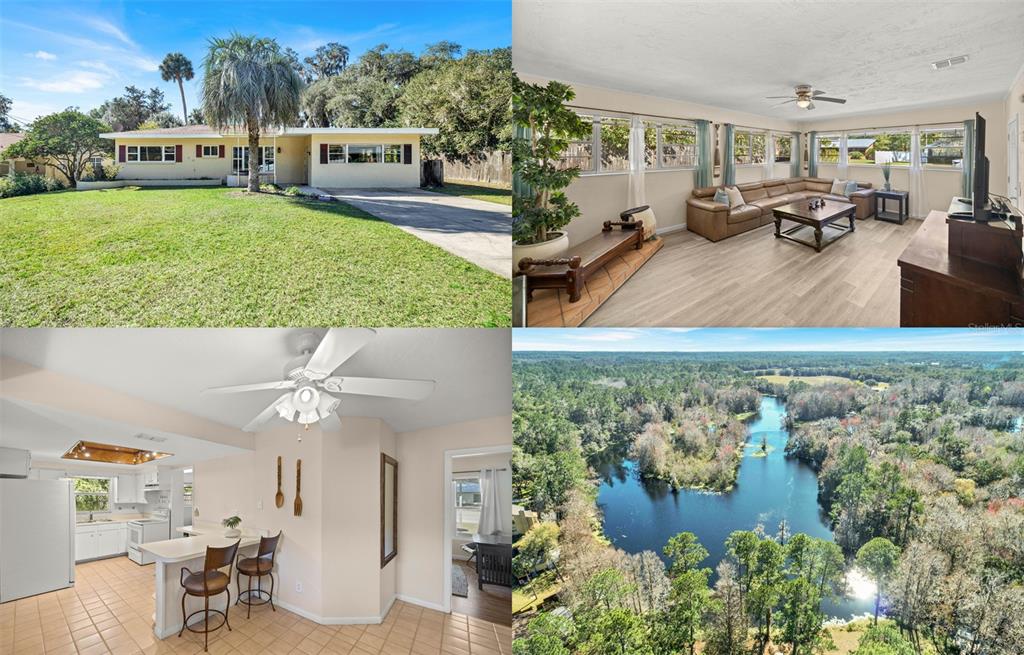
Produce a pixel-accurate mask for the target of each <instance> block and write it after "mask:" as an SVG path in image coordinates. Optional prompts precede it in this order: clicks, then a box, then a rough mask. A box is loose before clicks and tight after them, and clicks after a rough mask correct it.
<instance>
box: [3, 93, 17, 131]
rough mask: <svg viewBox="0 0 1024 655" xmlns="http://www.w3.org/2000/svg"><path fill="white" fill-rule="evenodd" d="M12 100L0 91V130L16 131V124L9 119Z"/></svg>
mask: <svg viewBox="0 0 1024 655" xmlns="http://www.w3.org/2000/svg"><path fill="white" fill-rule="evenodd" d="M13 104H14V103H13V101H12V100H11V99H10V98H8V97H7V96H5V95H4V94H2V93H0V132H18V131H20V130H19V128H18V124H17V123H16V122H14V121H12V120H11V116H10V114H11V107H12V105H13Z"/></svg>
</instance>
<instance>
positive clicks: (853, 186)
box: [843, 180, 857, 198]
mask: <svg viewBox="0 0 1024 655" xmlns="http://www.w3.org/2000/svg"><path fill="white" fill-rule="evenodd" d="M856 190H857V182H855V181H854V180H847V181H846V188H845V189H843V195H844V196H846V197H847V198H849V197H850V194H851V193H853V192H854V191H856Z"/></svg>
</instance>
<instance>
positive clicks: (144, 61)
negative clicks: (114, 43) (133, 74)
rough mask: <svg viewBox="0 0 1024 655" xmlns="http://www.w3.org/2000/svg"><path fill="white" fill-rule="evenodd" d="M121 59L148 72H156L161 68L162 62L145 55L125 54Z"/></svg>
mask: <svg viewBox="0 0 1024 655" xmlns="http://www.w3.org/2000/svg"><path fill="white" fill-rule="evenodd" d="M121 59H122V60H123V61H125V62H127V63H128V64H130V65H131V66H134V67H135V68H138V69H139V70H141V71H146V72H147V73H155V72H156V71H158V70H160V62H158V61H157V60H156V59H150V58H149V57H146V56H144V55H123V56H121Z"/></svg>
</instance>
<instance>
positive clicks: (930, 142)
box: [921, 127, 964, 168]
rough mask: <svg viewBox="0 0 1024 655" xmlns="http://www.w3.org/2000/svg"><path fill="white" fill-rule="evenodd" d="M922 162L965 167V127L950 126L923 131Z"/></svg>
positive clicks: (942, 166) (930, 164) (949, 166)
mask: <svg viewBox="0 0 1024 655" xmlns="http://www.w3.org/2000/svg"><path fill="white" fill-rule="evenodd" d="M921 163H922V164H925V165H927V166H938V167H941V168H963V165H964V128H962V127H949V128H944V129H930V130H927V131H923V132H921Z"/></svg>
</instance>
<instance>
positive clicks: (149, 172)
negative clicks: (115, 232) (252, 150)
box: [114, 136, 309, 184]
mask: <svg viewBox="0 0 1024 655" xmlns="http://www.w3.org/2000/svg"><path fill="white" fill-rule="evenodd" d="M168 145H180V146H181V147H182V149H181V155H182V156H181V163H175V162H167V163H163V162H159V163H140V162H128V161H126V162H116V163H117V165H118V166H119V167H120V169H121V170H120V171H119V173H118V175H117V177H118V178H119V179H123V180H158V179H197V178H212V179H219V180H221V181H223V180H224V178H225V177H226V176H228V175H230V174H231V149H232V147H234V146H236V145H237V146H245V145H248V140H247V138H246V137H244V136H241V137H238V138H233V137H224V138H219V139H151V140H147V139H117V140H116V141H115V144H114V153H115V158H116V157H117V156H118V153H119V152H120V146H168ZM197 145H199V146H204V145H205V146H212V145H216V146H224V157H196V146H197ZM260 145H261V146H274V145H276V146H277V148H278V149H279V150H280V152H278V153H276V159H275V165H276V168H277V183H278V184H303V183H304V182H305V179H306V161H307V157H308V154H307V153H308V152H309V137H306V136H291V137H278V138H277V139H276V141H275V139H274V138H273V137H264V138H261V139H260Z"/></svg>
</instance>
